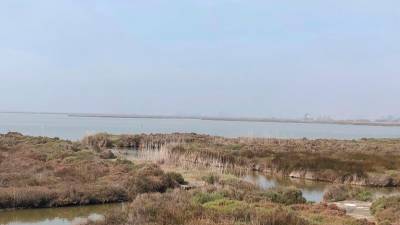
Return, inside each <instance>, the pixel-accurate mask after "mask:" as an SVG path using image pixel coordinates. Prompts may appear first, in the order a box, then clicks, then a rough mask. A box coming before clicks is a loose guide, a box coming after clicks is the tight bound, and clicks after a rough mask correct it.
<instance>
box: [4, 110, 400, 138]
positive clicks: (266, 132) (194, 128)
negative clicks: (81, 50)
mask: <svg viewBox="0 0 400 225" xmlns="http://www.w3.org/2000/svg"><path fill="white" fill-rule="evenodd" d="M8 131H16V132H20V133H23V134H25V135H34V136H50V137H60V138H64V139H70V140H79V139H81V138H82V137H84V136H85V135H88V134H93V133H98V132H108V133H113V134H122V133H131V134H137V133H172V132H194V133H200V134H210V135H218V136H224V137H276V138H303V137H305V138H309V139H316V138H331V139H358V138H364V137H366V138H400V127H379V126H356V125H335V124H300V123H270V122H238V121H208V120H195V119H143V118H137V119H136V118H94V117H91V118H89V117H69V116H68V115H66V114H21V113H0V133H6V132H8Z"/></svg>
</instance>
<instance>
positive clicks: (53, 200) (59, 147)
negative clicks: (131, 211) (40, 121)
mask: <svg viewBox="0 0 400 225" xmlns="http://www.w3.org/2000/svg"><path fill="white" fill-rule="evenodd" d="M113 158H114V156H113V154H112V153H111V152H109V151H107V150H102V149H100V148H93V147H92V146H88V145H85V144H82V143H78V142H70V141H64V140H60V139H58V138H47V137H30V136H23V135H21V134H18V133H8V134H4V135H0V209H4V208H38V207H59V206H70V205H86V204H98V203H111V202H121V201H128V200H132V199H134V198H135V197H136V195H138V194H140V193H146V192H164V191H166V190H167V189H168V188H173V187H176V186H178V185H179V182H182V181H181V179H180V178H181V177H179V175H177V174H174V173H164V172H163V171H162V170H161V169H160V168H158V167H157V166H155V165H152V164H148V165H134V164H133V163H132V162H130V161H126V160H116V159H113Z"/></svg>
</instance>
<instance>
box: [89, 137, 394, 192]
mask: <svg viewBox="0 0 400 225" xmlns="http://www.w3.org/2000/svg"><path fill="white" fill-rule="evenodd" d="M84 142H85V143H87V144H89V145H91V146H96V147H98V148H109V147H128V148H147V149H148V148H153V149H157V148H160V146H165V145H168V144H170V143H174V145H171V147H170V149H169V151H170V153H171V154H178V155H181V156H183V157H181V158H180V159H179V160H181V161H182V160H183V161H184V160H186V161H192V162H193V163H198V162H201V163H205V164H210V165H211V164H218V166H225V167H227V168H245V169H247V170H256V171H260V172H271V173H278V174H282V175H286V176H292V177H296V178H304V179H310V180H320V181H328V182H334V183H344V184H354V185H364V186H378V187H389V186H399V185H400V139H361V140H307V139H287V140H283V139H266V138H233V139H230V138H222V137H214V136H208V135H196V134H169V135H166V134H154V135H108V134H99V135H95V136H91V137H87V138H86V139H85V141H84Z"/></svg>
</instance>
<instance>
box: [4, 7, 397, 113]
mask: <svg viewBox="0 0 400 225" xmlns="http://www.w3.org/2000/svg"><path fill="white" fill-rule="evenodd" d="M398 21H400V2H399V1H394V0H383V1H379V2H378V1H372V0H364V1H344V0H335V1H315V0H305V1H289V0H282V1H260V0H255V1H242V0H221V1H210V0H203V1H200V0H194V1H181V0H178V1H164V0H152V1H125V0H123V1H106V0H87V1H78V0H59V1H52V0H41V1H20V0H3V1H1V2H0V27H1V29H0V37H1V42H0V110H1V111H48V112H78V113H80V112H82V113H111V114H150V115H208V116H226V117H276V118H302V117H303V116H304V115H305V114H306V113H310V114H311V115H312V116H313V117H318V116H319V115H321V116H324V115H327V116H330V117H333V118H366V119H376V118H383V117H386V116H388V115H394V116H396V117H398V115H400V107H399V103H398V96H400V88H399V85H400V76H399V74H400V68H399V66H398V64H399V63H398V62H399V59H400V44H399V40H400V29H398Z"/></svg>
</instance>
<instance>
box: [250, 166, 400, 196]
mask: <svg viewBox="0 0 400 225" xmlns="http://www.w3.org/2000/svg"><path fill="white" fill-rule="evenodd" d="M243 179H244V180H246V181H248V182H250V183H253V184H256V185H258V186H259V187H261V188H263V189H268V188H273V187H291V186H292V187H296V188H298V189H300V190H301V192H302V193H303V196H304V198H305V199H306V200H307V201H312V202H321V201H322V200H323V196H324V192H325V190H326V188H327V187H329V186H331V185H334V184H331V183H326V182H317V181H310V180H304V179H293V178H287V177H285V178H282V177H274V176H268V175H264V174H259V173H253V174H249V175H246V176H244V178H243ZM360 188H363V189H365V190H366V191H369V192H371V193H372V194H373V196H374V198H375V199H376V198H379V197H382V196H390V195H400V188H372V187H360Z"/></svg>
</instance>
